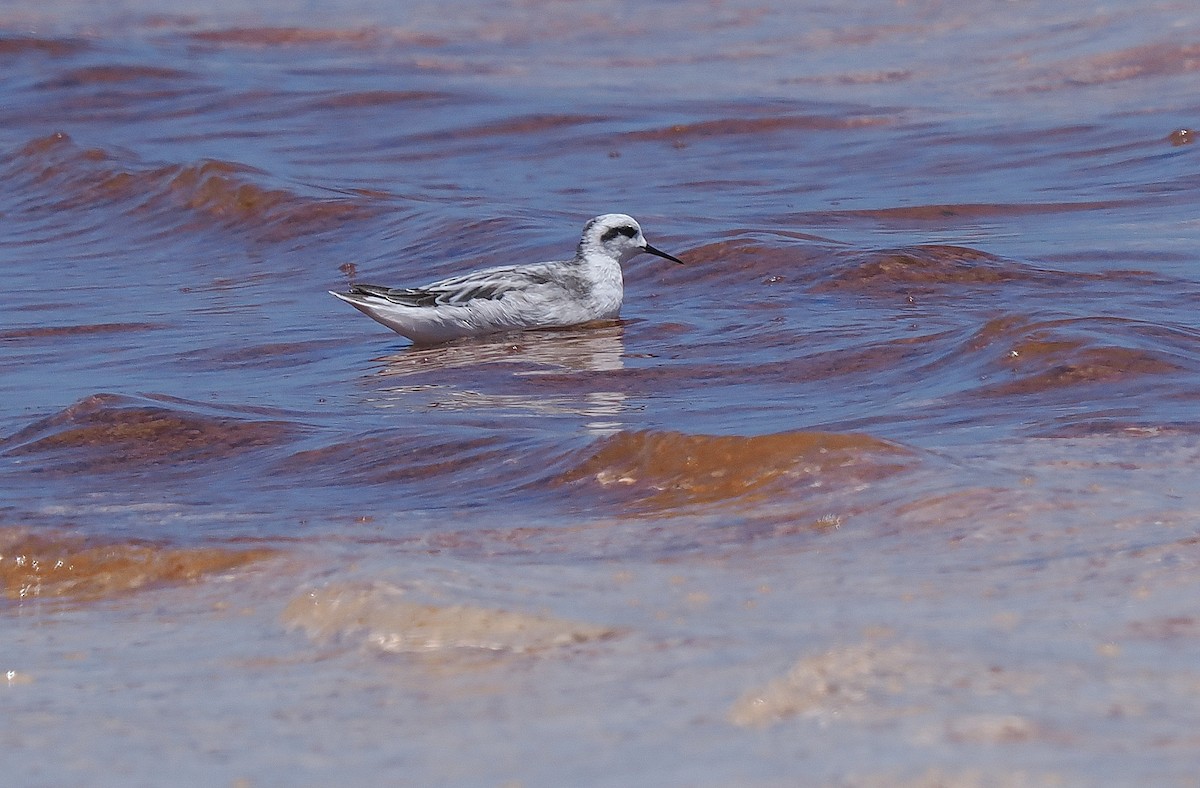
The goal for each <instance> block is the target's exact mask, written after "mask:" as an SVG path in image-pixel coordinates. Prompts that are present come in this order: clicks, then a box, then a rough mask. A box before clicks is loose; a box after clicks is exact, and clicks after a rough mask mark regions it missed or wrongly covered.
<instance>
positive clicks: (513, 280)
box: [350, 266, 553, 306]
mask: <svg viewBox="0 0 1200 788" xmlns="http://www.w3.org/2000/svg"><path fill="white" fill-rule="evenodd" d="M551 281H553V280H552V277H550V276H549V274H548V272H547V271H546V270H544V267H543V266H519V267H516V266H514V267H509V268H488V269H486V270H483V271H475V272H474V273H470V274H464V275H462V276H452V277H450V278H449V279H442V280H440V281H437V282H433V283H432V284H428V285H425V286H424V287H380V286H379V285H352V286H351V287H350V292H351V293H352V294H356V295H368V296H375V297H377V298H386V299H387V300H388V301H391V302H392V303H394V304H401V305H402V306H439V305H443V304H447V305H454V306H461V305H463V304H466V303H468V302H470V301H474V300H476V299H485V300H491V299H496V298H502V297H503V296H504V294H505V293H511V292H518V291H521V290H527V289H529V288H530V287H535V286H537V285H544V284H548V283H550V282H551Z"/></svg>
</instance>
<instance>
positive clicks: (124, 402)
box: [0, 394, 294, 473]
mask: <svg viewBox="0 0 1200 788" xmlns="http://www.w3.org/2000/svg"><path fill="white" fill-rule="evenodd" d="M293 432H294V427H293V425H291V424H288V423H286V422H280V421H252V420H249V419H240V418H230V417H220V416H207V415H203V414H200V413H193V412H188V411H184V410H177V409H173V408H168V407H163V406H160V405H152V404H148V402H143V401H140V400H133V399H130V398H127V397H121V396H117V395H113V394H95V395H92V396H90V397H87V398H86V399H83V400H81V401H79V402H77V403H75V404H74V405H72V406H71V407H69V408H66V409H65V410H62V411H60V412H59V413H56V414H54V415H53V416H50V417H49V418H46V419H42V420H41V421H39V422H37V423H35V424H32V425H30V426H29V427H27V428H25V429H24V430H21V431H20V432H18V433H16V434H15V435H12V436H10V437H8V438H5V439H3V440H0V452H3V454H5V455H8V456H11V457H30V456H38V457H39V459H40V466H39V470H40V471H42V472H60V473H76V472H89V473H106V472H118V471H122V470H131V469H136V468H138V467H147V466H156V465H159V464H163V463H167V464H181V463H195V462H204V461H210V460H218V459H223V458H227V457H232V456H235V455H238V454H242V453H245V452H249V451H253V450H255V449H259V448H262V447H265V446H272V445H276V444H279V443H281V442H283V441H284V440H286V439H287V438H288V437H289V436H291V435H292V434H293Z"/></svg>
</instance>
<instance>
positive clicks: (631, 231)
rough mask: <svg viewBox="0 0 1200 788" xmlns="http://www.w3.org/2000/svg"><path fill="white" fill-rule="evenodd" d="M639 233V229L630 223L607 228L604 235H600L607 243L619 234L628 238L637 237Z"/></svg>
mask: <svg viewBox="0 0 1200 788" xmlns="http://www.w3.org/2000/svg"><path fill="white" fill-rule="evenodd" d="M637 234H638V231H637V229H636V228H634V227H630V226H629V225H624V226H622V227H613V228H611V229H608V230H605V232H604V235H602V236H600V240H601V241H604V242H606V243H607V242H608V241H611V240H613V239H614V238H616V237H617V236H618V235H623V236H625V237H626V238H637Z"/></svg>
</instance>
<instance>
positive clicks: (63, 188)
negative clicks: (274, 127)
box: [0, 132, 373, 240]
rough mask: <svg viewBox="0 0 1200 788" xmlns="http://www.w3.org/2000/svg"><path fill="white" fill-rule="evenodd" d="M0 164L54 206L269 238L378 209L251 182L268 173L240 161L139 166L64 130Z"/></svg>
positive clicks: (318, 228) (327, 225) (303, 231)
mask: <svg viewBox="0 0 1200 788" xmlns="http://www.w3.org/2000/svg"><path fill="white" fill-rule="evenodd" d="M0 161H2V163H3V165H4V170H6V177H8V178H9V179H17V180H21V179H24V180H27V181H28V182H30V183H31V184H36V185H37V186H38V187H40V188H42V189H46V190H50V191H52V193H53V194H52V197H51V198H50V199H49V200H48V201H47V203H46V205H47V206H52V207H53V208H54V210H55V211H63V210H69V211H78V210H82V209H88V208H93V207H96V205H97V204H98V203H107V202H114V201H116V202H127V203H129V204H130V208H129V212H130V213H132V214H134V215H139V216H154V217H157V218H160V219H164V220H168V221H174V222H175V223H177V224H182V225H183V226H185V227H186V226H188V222H186V221H183V222H181V220H182V219H186V218H188V217H187V214H190V215H191V217H192V219H193V221H194V218H195V217H202V218H204V219H206V220H208V221H212V222H216V223H217V224H220V225H223V226H227V227H237V228H241V229H246V230H249V231H251V232H254V233H256V234H259V235H261V236H263V237H264V238H266V239H267V240H281V239H284V238H289V237H294V236H297V235H304V234H309V233H313V232H320V231H322V230H326V229H331V228H334V227H340V226H342V225H343V224H344V223H346V222H348V221H353V220H358V219H364V218H366V217H368V216H370V215H372V214H373V212H372V211H371V210H370V209H368V208H367V207H366V206H365V205H362V204H360V203H357V202H354V201H350V200H346V199H343V198H337V199H313V198H309V197H305V196H302V195H299V194H295V193H293V192H291V191H288V190H286V189H272V188H268V187H265V186H260V185H258V184H257V183H254V181H253V180H252V179H254V178H256V177H259V176H261V175H262V174H263V173H261V172H260V171H259V170H257V169H255V168H253V167H248V166H245V165H242V164H238V163H236V162H230V161H220V160H214V159H210V160H206V161H202V162H199V163H196V164H183V165H166V166H161V167H153V168H138V167H137V166H136V163H135V164H125V163H122V162H120V161H118V160H117V159H116V158H115V157H114V156H113V155H111V154H109V153H108V152H106V151H104V150H100V149H95V148H91V149H85V148H81V147H79V146H78V145H77V144H76V143H75V142H74V140H72V139H71V137H70V136H68V135H67V134H64V133H61V132H58V133H55V134H50V135H47V136H45V137H41V138H38V139H35V140H31V141H30V142H28V143H26V144H25V145H23V146H22V147H21V148H19V149H18V150H17V151H16V152H15V153H14V154H10V155H8V156H6V157H4V158H3V159H2V160H0ZM184 211H186V214H185V213H182V212H184Z"/></svg>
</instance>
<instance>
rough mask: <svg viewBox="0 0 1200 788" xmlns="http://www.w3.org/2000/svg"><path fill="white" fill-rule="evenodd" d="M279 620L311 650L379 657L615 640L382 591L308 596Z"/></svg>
mask: <svg viewBox="0 0 1200 788" xmlns="http://www.w3.org/2000/svg"><path fill="white" fill-rule="evenodd" d="M282 618H283V622H284V624H285V625H287V626H289V627H292V628H297V629H302V630H304V632H305V633H306V634H307V635H308V636H309V637H310V638H312V639H313V640H316V641H318V642H346V641H348V640H352V641H356V642H361V643H362V644H363V645H365V646H367V647H369V648H371V649H374V650H378V651H382V652H386V653H417V654H431V653H438V654H448V653H453V652H472V651H474V652H480V651H484V652H505V653H510V654H538V653H544V652H547V651H550V650H554V649H561V648H564V647H567V646H572V645H578V644H581V643H587V642H590V641H597V640H606V639H609V638H612V637H615V636H616V635H618V634H620V630H618V629H615V628H613V627H603V626H596V625H592V624H583V623H579V622H574V621H567V620H564V619H560V618H555V617H553V616H548V615H544V614H535V613H524V612H517V611H509V610H501V609H497V608H487V607H480V606H476V605H471V604H450V605H432V604H424V603H419V602H414V601H411V600H409V599H406V598H405V597H404V592H403V591H401V590H400V589H398V588H394V587H391V586H387V585H382V584H374V585H368V586H362V585H352V584H345V585H332V586H328V587H325V588H321V589H318V590H314V591H310V592H309V593H306V594H303V595H301V596H298V597H296V598H295V599H293V600H292V601H291V602H289V603H288V606H287V608H286V609H285V610H284V611H283V616H282Z"/></svg>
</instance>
